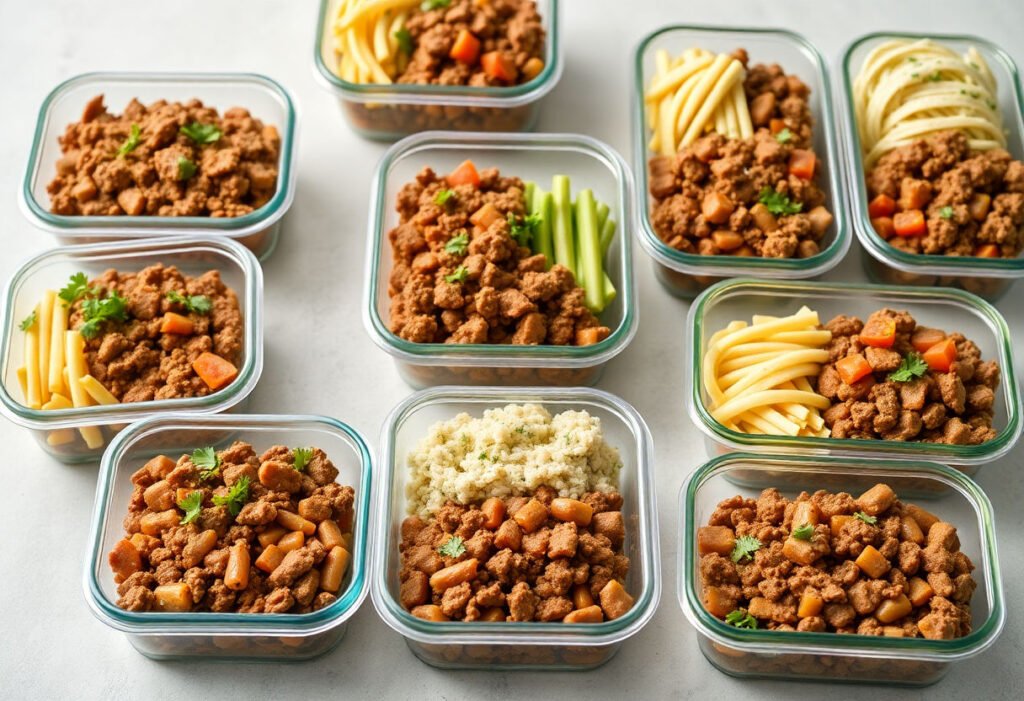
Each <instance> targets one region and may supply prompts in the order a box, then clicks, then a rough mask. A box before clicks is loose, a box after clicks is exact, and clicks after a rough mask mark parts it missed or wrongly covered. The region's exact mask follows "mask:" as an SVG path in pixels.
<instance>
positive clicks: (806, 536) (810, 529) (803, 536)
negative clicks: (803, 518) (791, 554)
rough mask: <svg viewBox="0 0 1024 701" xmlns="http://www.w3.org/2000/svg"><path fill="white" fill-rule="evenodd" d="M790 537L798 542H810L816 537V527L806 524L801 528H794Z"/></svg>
mask: <svg viewBox="0 0 1024 701" xmlns="http://www.w3.org/2000/svg"><path fill="white" fill-rule="evenodd" d="M790 535H792V536H793V537H794V538H796V539H797V540H810V539H811V536H812V535H814V526H812V525H811V524H809V523H805V524H804V525H802V526H800V527H799V528H794V529H793V532H792V533H791V534H790Z"/></svg>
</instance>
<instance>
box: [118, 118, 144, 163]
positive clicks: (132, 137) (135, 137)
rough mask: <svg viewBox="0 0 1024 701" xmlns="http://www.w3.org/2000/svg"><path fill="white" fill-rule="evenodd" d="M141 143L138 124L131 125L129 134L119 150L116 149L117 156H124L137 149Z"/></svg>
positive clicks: (140, 132) (140, 131)
mask: <svg viewBox="0 0 1024 701" xmlns="http://www.w3.org/2000/svg"><path fill="white" fill-rule="evenodd" d="M140 143H142V130H141V129H139V125H138V124H132V130H131V134H129V135H128V138H127V139H125V140H124V143H123V144H121V148H119V149H117V155H118V156H125V155H127V154H129V153H131V152H132V151H134V150H135V149H137V148H138V147H139V144H140Z"/></svg>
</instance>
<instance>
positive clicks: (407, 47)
mask: <svg viewBox="0 0 1024 701" xmlns="http://www.w3.org/2000/svg"><path fill="white" fill-rule="evenodd" d="M395 41H397V42H398V50H399V51H401V52H402V53H403V54H405V55H406V56H410V55H412V34H410V33H409V30H408V29H406V28H405V27H402V28H401V29H399V30H397V31H396V32H395Z"/></svg>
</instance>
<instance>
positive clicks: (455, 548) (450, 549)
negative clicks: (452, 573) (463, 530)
mask: <svg viewBox="0 0 1024 701" xmlns="http://www.w3.org/2000/svg"><path fill="white" fill-rule="evenodd" d="M437 552H439V553H441V554H442V555H444V556H445V557H458V556H459V555H461V554H462V553H464V552H466V546H465V545H464V543H463V540H462V538H460V537H459V536H457V535H453V536H452V537H451V538H449V539H448V541H447V542H446V543H445V544H444V545H442V546H441V547H440V548H438V549H437Z"/></svg>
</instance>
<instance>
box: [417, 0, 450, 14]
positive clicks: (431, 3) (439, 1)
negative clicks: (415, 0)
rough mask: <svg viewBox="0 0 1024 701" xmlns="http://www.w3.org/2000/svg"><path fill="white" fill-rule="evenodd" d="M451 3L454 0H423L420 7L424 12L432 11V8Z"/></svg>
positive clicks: (436, 8) (446, 5)
mask: <svg viewBox="0 0 1024 701" xmlns="http://www.w3.org/2000/svg"><path fill="white" fill-rule="evenodd" d="M451 4H452V0H423V2H421V3H420V9H421V10H423V11H424V12H430V11H431V10H438V9H440V8H442V7H448V6H449V5H451Z"/></svg>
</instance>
